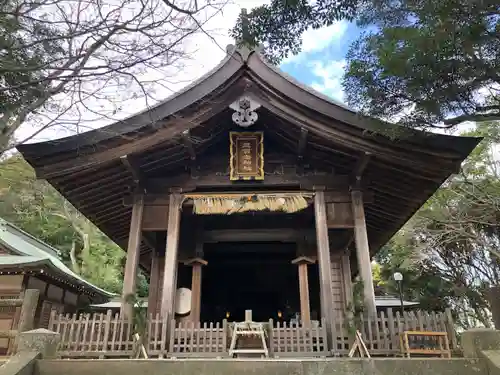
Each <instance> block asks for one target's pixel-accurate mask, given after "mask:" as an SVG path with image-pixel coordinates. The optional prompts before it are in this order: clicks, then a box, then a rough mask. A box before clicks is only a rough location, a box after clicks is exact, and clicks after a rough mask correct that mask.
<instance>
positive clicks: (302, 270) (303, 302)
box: [292, 256, 314, 326]
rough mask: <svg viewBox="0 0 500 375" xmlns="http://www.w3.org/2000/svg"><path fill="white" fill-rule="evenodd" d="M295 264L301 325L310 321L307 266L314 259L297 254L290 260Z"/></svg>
mask: <svg viewBox="0 0 500 375" xmlns="http://www.w3.org/2000/svg"><path fill="white" fill-rule="evenodd" d="M292 263H293V264H296V265H297V267H298V272H299V295H300V319H301V321H302V325H303V326H305V325H309V323H311V305H310V302H309V276H308V272H307V266H308V265H309V264H313V263H314V260H313V259H311V258H308V257H306V256H299V257H298V258H295V259H294V260H292Z"/></svg>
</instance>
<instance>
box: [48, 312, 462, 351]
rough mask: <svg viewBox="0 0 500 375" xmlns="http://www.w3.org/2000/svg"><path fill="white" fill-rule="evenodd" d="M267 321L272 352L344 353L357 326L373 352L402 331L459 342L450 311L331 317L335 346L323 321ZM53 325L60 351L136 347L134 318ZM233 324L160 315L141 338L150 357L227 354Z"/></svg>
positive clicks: (395, 346) (78, 319)
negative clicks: (180, 320)
mask: <svg viewBox="0 0 500 375" xmlns="http://www.w3.org/2000/svg"><path fill="white" fill-rule="evenodd" d="M265 325H266V334H267V343H268V346H269V352H270V355H271V356H274V357H321V356H329V355H333V356H346V355H347V353H348V352H349V350H350V348H351V347H352V345H353V343H354V340H353V336H354V335H353V333H354V331H355V330H359V331H360V333H361V335H362V338H363V340H364V342H365V344H366V346H367V348H368V351H369V352H370V354H371V355H372V356H377V355H384V356H394V355H397V354H400V353H401V348H400V341H399V337H400V335H401V334H403V332H405V331H429V332H447V335H448V339H449V342H450V344H451V348H452V349H456V348H457V341H456V336H455V332H454V328H453V321H452V319H451V314H450V313H449V312H446V313H425V312H416V313H413V312H410V313H405V316H404V317H403V316H401V314H399V313H395V314H394V313H392V311H391V310H390V309H389V310H387V312H380V313H379V314H378V316H377V318H376V319H375V318H372V319H368V318H363V317H361V316H360V317H358V318H357V319H351V320H349V319H345V318H338V319H336V320H335V321H333V322H332V326H333V328H334V331H333V333H332V345H331V348H328V347H327V337H328V332H327V330H326V324H325V322H324V321H323V322H321V323H318V322H316V324H314V322H312V323H311V324H309V325H307V326H300V325H296V324H290V323H279V322H276V323H274V322H273V321H272V320H270V321H269V323H268V324H265ZM49 329H50V330H52V331H55V332H59V333H60V334H61V343H60V345H59V355H60V356H61V357H101V358H103V357H128V356H130V355H132V353H134V352H135V351H134V349H135V341H134V332H133V329H132V324H130V323H129V321H127V320H124V319H122V318H121V317H119V316H118V314H117V315H114V316H113V315H112V314H111V312H108V314H92V315H90V314H82V315H80V316H77V315H76V314H75V315H72V316H71V315H69V314H68V315H57V314H56V313H55V312H53V313H52V314H51V319H50V323H49ZM230 334H231V329H230V324H228V323H227V322H226V321H223V322H218V323H202V324H199V323H191V322H184V323H175V322H174V321H170V322H167V321H165V320H164V319H162V318H160V317H159V316H156V317H154V318H153V317H150V318H149V319H148V321H147V327H146V334H145V336H146V337H145V338H144V340H143V344H144V347H145V350H146V352H147V353H148V356H149V357H160V358H162V357H176V358H182V357H224V356H227V355H228V346H229V342H230Z"/></svg>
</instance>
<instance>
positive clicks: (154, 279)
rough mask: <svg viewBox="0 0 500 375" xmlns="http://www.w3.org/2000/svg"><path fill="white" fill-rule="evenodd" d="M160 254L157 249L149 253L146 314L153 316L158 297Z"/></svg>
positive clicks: (156, 307)
mask: <svg viewBox="0 0 500 375" xmlns="http://www.w3.org/2000/svg"><path fill="white" fill-rule="evenodd" d="M160 271H161V270H160V254H159V253H158V251H157V250H155V251H153V253H152V254H151V273H150V275H149V296H148V316H149V315H153V316H155V315H156V313H157V312H158V298H159V293H158V291H159V288H160V285H159V283H160Z"/></svg>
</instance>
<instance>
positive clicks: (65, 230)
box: [0, 155, 147, 295]
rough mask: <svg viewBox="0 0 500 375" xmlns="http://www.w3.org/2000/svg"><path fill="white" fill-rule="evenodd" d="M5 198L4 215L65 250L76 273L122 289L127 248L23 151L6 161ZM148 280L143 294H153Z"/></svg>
mask: <svg viewBox="0 0 500 375" xmlns="http://www.w3.org/2000/svg"><path fill="white" fill-rule="evenodd" d="M0 202H1V204H0V217H2V218H4V219H5V220H8V221H10V222H12V223H13V224H15V225H17V226H18V227H20V228H21V229H23V230H25V231H26V232H28V233H30V234H32V235H33V236H35V237H37V238H39V239H40V240H42V241H44V242H46V243H48V244H49V245H52V246H54V247H55V248H57V249H58V250H60V253H61V258H62V260H63V261H64V262H65V263H66V264H67V265H68V266H69V267H70V268H71V269H72V270H73V271H74V272H75V273H77V274H80V275H81V276H83V277H84V278H86V279H87V280H89V281H90V282H92V283H94V284H96V285H98V286H100V287H102V288H104V289H106V290H109V291H111V292H116V293H120V292H121V290H122V280H123V275H122V273H123V267H122V259H123V258H124V255H125V254H124V252H123V250H122V249H120V248H119V247H118V246H117V245H115V244H114V243H113V242H111V241H110V240H109V239H108V238H107V237H106V236H105V235H104V234H103V233H101V232H100V231H99V230H98V229H97V228H96V227H95V226H93V225H92V224H91V223H90V222H89V221H88V220H87V219H85V218H84V217H83V216H82V215H81V214H79V213H78V212H77V211H76V210H75V209H74V208H73V207H72V206H71V205H70V204H69V203H68V202H67V201H65V200H64V198H63V197H61V196H60V195H59V193H58V192H57V191H56V190H55V189H54V188H52V187H51V186H50V185H49V184H48V183H47V182H45V181H41V180H38V179H36V177H35V174H34V171H33V170H32V169H31V167H30V166H29V165H28V164H27V163H26V162H25V161H24V160H23V159H22V158H21V157H20V156H18V155H16V156H14V157H11V158H8V159H6V160H4V161H3V162H2V163H0ZM141 279H144V276H143V275H141ZM144 281H145V280H143V281H142V286H143V287H142V289H140V293H141V294H143V295H144V293H145V294H146V295H147V289H146V291H145V290H144Z"/></svg>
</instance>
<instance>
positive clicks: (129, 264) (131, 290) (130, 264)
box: [121, 199, 144, 318]
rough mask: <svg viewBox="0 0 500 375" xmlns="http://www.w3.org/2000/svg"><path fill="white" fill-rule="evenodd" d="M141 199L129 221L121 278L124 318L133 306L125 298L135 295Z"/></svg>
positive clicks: (129, 313) (131, 312)
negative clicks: (123, 270)
mask: <svg viewBox="0 0 500 375" xmlns="http://www.w3.org/2000/svg"><path fill="white" fill-rule="evenodd" d="M143 203H144V202H143V201H142V199H138V200H137V201H136V202H135V204H134V208H133V210H132V217H131V219H130V232H129V237H128V247H127V260H126V263H125V274H124V278H123V293H122V304H121V314H122V316H125V317H129V318H130V317H132V314H133V306H132V305H131V304H130V303H129V302H128V300H127V298H128V296H129V295H130V294H135V288H136V281H137V266H138V264H139V252H140V246H141V223H142V211H143V207H144V204H143Z"/></svg>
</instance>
